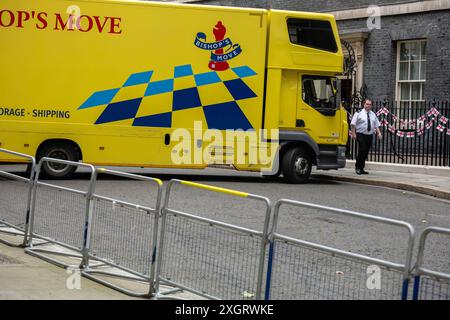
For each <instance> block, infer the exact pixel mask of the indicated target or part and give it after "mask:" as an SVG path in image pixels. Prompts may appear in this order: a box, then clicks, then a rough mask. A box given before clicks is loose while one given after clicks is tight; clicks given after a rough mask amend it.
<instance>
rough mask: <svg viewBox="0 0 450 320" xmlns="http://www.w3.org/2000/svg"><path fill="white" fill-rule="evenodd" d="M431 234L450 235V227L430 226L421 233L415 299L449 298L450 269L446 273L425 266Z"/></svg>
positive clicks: (415, 275)
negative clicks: (425, 255) (425, 256)
mask: <svg viewBox="0 0 450 320" xmlns="http://www.w3.org/2000/svg"><path fill="white" fill-rule="evenodd" d="M430 234H441V235H446V236H449V237H450V229H445V228H439V227H428V228H426V229H425V230H424V231H423V232H422V234H421V235H420V239H419V253H418V254H417V262H416V265H415V268H414V269H415V270H414V289H413V300H419V299H420V300H449V299H450V273H449V272H450V270H449V271H448V272H447V273H444V272H440V271H434V270H431V269H428V268H426V267H424V266H423V264H424V254H425V245H426V240H427V238H428V236H429V235H430ZM448 258H449V257H448ZM447 267H448V265H447Z"/></svg>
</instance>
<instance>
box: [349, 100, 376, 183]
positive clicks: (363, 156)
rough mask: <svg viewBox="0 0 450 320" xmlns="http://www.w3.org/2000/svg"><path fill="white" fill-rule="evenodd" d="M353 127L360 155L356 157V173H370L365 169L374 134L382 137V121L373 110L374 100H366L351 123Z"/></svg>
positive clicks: (352, 133)
mask: <svg viewBox="0 0 450 320" xmlns="http://www.w3.org/2000/svg"><path fill="white" fill-rule="evenodd" d="M350 126H351V128H352V131H351V136H352V138H353V139H354V140H355V139H356V140H357V141H358V155H357V157H356V164H355V169H356V174H358V175H360V174H369V173H368V172H367V171H364V166H365V164H366V160H367V156H368V155H369V151H370V148H371V147H372V138H373V134H374V133H376V134H377V137H378V139H381V138H382V136H381V131H380V129H379V127H380V121H379V120H378V118H377V115H376V114H375V113H374V112H373V111H372V100H370V99H365V100H364V108H363V109H362V110H361V111H359V112H357V113H355V114H354V115H353V118H352V122H351V123H350Z"/></svg>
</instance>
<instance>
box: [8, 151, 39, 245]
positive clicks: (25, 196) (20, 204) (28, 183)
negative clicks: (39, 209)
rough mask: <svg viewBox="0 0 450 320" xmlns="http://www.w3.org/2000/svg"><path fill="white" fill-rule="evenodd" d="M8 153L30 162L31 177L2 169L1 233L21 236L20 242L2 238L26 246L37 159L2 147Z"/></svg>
mask: <svg viewBox="0 0 450 320" xmlns="http://www.w3.org/2000/svg"><path fill="white" fill-rule="evenodd" d="M0 153H6V154H9V155H12V156H15V157H18V158H19V159H21V160H24V159H25V160H26V161H27V162H28V163H29V166H30V168H29V170H27V171H29V174H30V175H29V177H22V176H19V175H17V174H12V173H10V172H6V171H3V170H0V233H4V234H8V235H12V236H15V237H20V239H21V240H20V243H15V242H13V241H10V240H5V239H0V242H2V243H5V244H7V245H11V246H25V245H26V243H27V241H28V239H27V236H28V226H29V217H30V205H31V193H32V188H33V175H34V172H35V165H36V161H35V159H34V157H32V156H29V155H26V154H23V153H18V152H14V151H10V150H6V149H1V148H0Z"/></svg>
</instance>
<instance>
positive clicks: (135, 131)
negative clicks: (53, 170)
mask: <svg viewBox="0 0 450 320" xmlns="http://www.w3.org/2000/svg"><path fill="white" fill-rule="evenodd" d="M292 17H300V18H301V17H308V18H311V17H312V19H324V20H326V21H329V23H330V25H331V26H332V28H333V29H332V35H333V36H334V37H335V39H336V40H334V41H336V42H337V47H336V52H325V51H322V50H317V49H314V48H308V47H301V46H299V45H293V44H292V43H291V42H290V41H289V35H288V30H287V27H286V20H287V19H289V18H292ZM0 45H1V50H0V70H2V72H1V74H0V148H5V149H10V150H14V151H18V152H23V153H27V154H30V155H35V156H39V154H40V153H42V150H43V148H44V147H45V146H46V144H49V143H51V141H60V142H64V141H66V142H67V143H71V144H72V145H73V146H74V147H76V148H77V150H78V152H79V159H77V160H82V161H83V162H87V163H92V164H96V165H123V166H129V165H131V166H155V167H205V166H206V165H208V163H206V162H205V161H200V162H199V161H195V160H198V159H194V157H195V155H194V153H195V149H196V148H197V149H199V150H201V152H203V151H204V150H205V148H209V149H208V150H209V151H208V152H210V153H211V154H214V153H216V154H218V153H220V152H223V153H226V152H228V151H230V150H231V151H230V152H231V153H232V154H234V156H235V155H236V152H237V151H236V150H234V146H231V147H230V146H225V145H224V144H223V143H222V144H221V143H216V144H211V143H209V144H208V143H206V140H205V141H203V140H204V137H203V136H202V134H201V133H200V134H198V131H201V132H204V131H205V130H207V129H217V130H220V131H221V132H224V131H225V130H237V129H240V130H244V131H252V130H254V131H257V132H258V136H260V135H259V131H260V129H263V128H264V129H280V130H282V131H283V132H284V131H285V132H287V134H288V135H289V132H294V134H296V132H297V133H298V132H300V131H301V132H303V133H306V134H307V135H308V136H309V137H310V139H311V140H312V141H314V143H315V145H317V146H320V145H324V144H330V145H334V146H338V145H340V146H342V145H345V142H346V138H347V137H346V133H347V131H346V130H347V128H346V126H345V125H346V117H344V114H343V113H342V110H340V109H338V110H337V112H336V113H335V114H334V115H333V116H323V115H322V114H321V113H319V112H317V111H316V110H314V109H313V108H310V107H308V106H305V105H301V104H300V102H299V90H300V89H299V86H301V81H300V80H299V79H301V75H302V74H303V73H305V72H306V73H308V72H309V73H311V72H313V73H314V74H315V75H323V76H330V75H335V74H338V73H339V72H341V71H342V52H341V48H340V44H339V42H338V36H337V30H336V25H335V23H334V20H333V18H332V17H331V16H328V15H319V14H311V13H292V12H291V13H289V12H284V11H268V10H260V9H241V8H227V7H211V6H195V5H179V4H167V3H149V2H139V1H105V0H102V1H100V0H96V1H87V0H78V1H72V0H71V1H65V0H51V1H50V0H35V1H27V0H6V1H2V2H1V4H0ZM299 77H300V78H299ZM298 119H303V120H302V121H304V122H306V126H304V127H303V128H302V127H301V126H300V127H299V126H297V124H298V121H297V120H298ZM305 119H306V120H305ZM343 123H344V124H345V125H343ZM194 127H195V130H194ZM314 128H315V129H314ZM177 129H185V130H188V131H189V132H190V133H191V143H192V146H193V149H189V150H188V149H186V150H184V149H183V147H182V146H181V147H178V149H177V144H178V142H177V141H176V139H175V137H176V136H177V132H176V130H177ZM261 137H262V140H265V139H266V138H270V137H266V136H264V137H263V135H261ZM280 138H281V142H283V141H284V142H283V143H287V142H289V141H288V140H289V139H285V138H283V133H282V132H281V131H280ZM294 140H295V139H294ZM269 141H270V140H269ZM274 141H275V140H274ZM269 143H270V142H269ZM277 143H278V141H277ZM228 147H230V148H231V149H230V150H229V149H227V148H228ZM214 148H215V149H216V150H214ZM246 148H247V149H246V150H244V151H242V150H241V151H240V152H243V153H244V154H245V155H247V154H248V151H249V149H248V148H259V146H258V145H253V146H247V147H246ZM314 148H315V147H312V149H314ZM44 149H45V148H44ZM219 150H220V152H219ZM227 150H228V151H227ZM180 152H181V153H183V152H185V153H187V154H189V156H188V157H189V158H190V160H191V161H185V162H183V163H174V162H173V153H180ZM315 156H316V157H318V156H319V155H317V154H316V155H315ZM0 160H1V161H16V160H17V159H15V158H14V157H11V156H8V155H5V154H0ZM233 164H234V165H235V167H237V168H239V169H245V170H258V169H259V168H260V167H261V165H260V164H245V163H244V164H242V163H233Z"/></svg>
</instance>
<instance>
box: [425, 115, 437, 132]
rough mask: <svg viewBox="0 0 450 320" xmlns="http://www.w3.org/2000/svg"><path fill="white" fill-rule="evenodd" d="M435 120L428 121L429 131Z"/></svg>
mask: <svg viewBox="0 0 450 320" xmlns="http://www.w3.org/2000/svg"><path fill="white" fill-rule="evenodd" d="M434 120H435V118H433V119H431V120H430V121H428V123H427V124H426V125H425V127H426V128H427V130H428V129H430V128H431V127H432V126H433V122H434Z"/></svg>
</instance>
